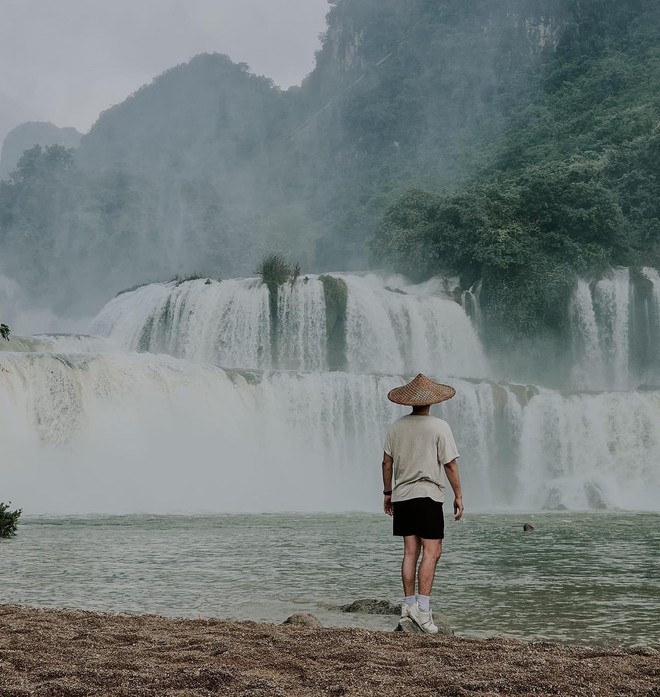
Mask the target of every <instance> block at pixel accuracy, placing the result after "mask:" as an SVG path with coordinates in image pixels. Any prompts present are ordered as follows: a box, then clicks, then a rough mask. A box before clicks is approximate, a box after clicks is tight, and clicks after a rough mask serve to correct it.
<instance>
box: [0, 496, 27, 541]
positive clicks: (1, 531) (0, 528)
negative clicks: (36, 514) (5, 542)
mask: <svg viewBox="0 0 660 697" xmlns="http://www.w3.org/2000/svg"><path fill="white" fill-rule="evenodd" d="M10 505H11V501H10V502H9V504H5V503H3V502H2V501H0V539H2V538H6V537H14V535H15V534H16V528H17V527H18V519H19V518H20V517H21V513H22V512H23V511H22V510H21V509H20V508H19V509H17V510H15V511H10V510H9V506H10Z"/></svg>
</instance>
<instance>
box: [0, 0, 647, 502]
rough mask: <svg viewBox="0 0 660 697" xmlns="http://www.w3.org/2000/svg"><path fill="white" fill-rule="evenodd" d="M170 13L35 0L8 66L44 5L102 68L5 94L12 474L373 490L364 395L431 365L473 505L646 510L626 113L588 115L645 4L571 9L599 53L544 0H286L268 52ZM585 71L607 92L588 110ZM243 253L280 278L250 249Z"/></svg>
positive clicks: (157, 497)
mask: <svg viewBox="0 0 660 697" xmlns="http://www.w3.org/2000/svg"><path fill="white" fill-rule="evenodd" d="M28 5H31V3H27V4H26V7H27V6H28ZM194 7H195V12H188V11H187V10H186V11H184V9H183V5H181V4H179V3H175V2H172V3H170V5H169V7H168V11H167V12H164V11H163V12H156V11H155V9H154V8H155V5H154V3H145V4H144V5H141V6H140V8H139V9H137V10H135V14H134V16H132V20H133V21H132V22H129V23H128V24H126V26H124V24H125V21H124V20H125V19H126V17H127V16H128V15H127V9H126V7H125V6H124V5H123V4H122V3H120V4H118V5H113V7H109V6H102V5H101V4H100V3H98V4H97V3H91V4H90V3H85V4H84V5H83V4H80V3H69V4H68V5H67V10H66V12H63V13H62V14H61V16H60V15H58V16H57V17H55V16H54V15H53V16H52V17H51V15H50V14H49V13H51V12H52V13H54V12H55V11H54V10H52V9H50V10H46V9H44V13H45V14H44V15H43V16H42V21H43V24H39V30H38V31H35V34H34V37H32V38H31V41H35V42H38V43H39V46H40V49H39V51H35V52H34V54H31V59H32V60H34V61H37V60H38V59H39V57H40V56H41V58H40V60H44V55H46V54H48V51H49V48H48V46H49V44H48V42H47V41H46V37H45V34H46V33H47V31H46V29H45V27H46V24H47V23H46V19H52V21H53V25H52V26H53V27H57V26H60V23H62V22H70V23H71V26H73V27H76V29H77V34H80V35H81V36H84V37H86V39H85V40H86V41H88V42H89V44H90V45H92V44H93V43H94V42H95V41H97V40H98V42H99V43H98V51H97V52H95V51H92V49H91V48H89V47H88V49H87V50H88V51H91V52H92V53H93V54H94V57H95V60H90V61H89V62H88V63H86V68H85V69H86V70H88V71H89V72H90V74H91V75H93V76H101V75H108V76H109V79H108V81H101V80H100V79H99V80H98V81H97V84H96V85H95V89H94V90H91V91H90V92H85V93H83V92H82V91H78V92H76V93H75V94H73V95H72V96H71V98H70V99H68V98H63V100H62V101H63V102H66V108H65V106H63V105H60V108H61V109H62V111H60V112H58V111H57V110H53V111H48V110H47V109H46V108H45V107H44V106H43V105H45V104H51V105H52V104H53V103H54V101H53V100H54V97H53V95H54V93H55V91H56V90H57V89H58V85H59V84H60V83H58V82H57V81H56V80H55V81H53V82H52V84H50V85H48V86H46V87H44V86H43V85H41V84H38V83H35V84H34V85H33V86H32V87H31V88H30V89H27V87H26V90H27V92H30V91H32V92H34V94H35V95H38V98H36V97H35V99H34V100H33V101H31V100H29V99H27V98H26V97H21V98H20V99H18V96H20V90H18V89H14V91H13V92H12V93H11V96H10V98H9V99H8V100H5V101H7V102H8V103H9V104H10V106H11V108H10V109H9V110H8V112H7V113H9V116H7V117H6V118H13V116H11V113H12V112H11V110H12V109H14V107H15V110H14V112H13V113H15V114H24V113H25V114H27V113H28V112H29V114H30V118H33V116H32V114H34V115H35V116H34V118H36V117H37V116H38V117H39V121H37V122H35V123H30V124H24V125H23V126H20V127H19V128H16V129H14V130H13V131H12V132H11V133H10V134H9V136H8V137H7V138H6V139H5V147H4V148H3V153H2V162H0V171H1V172H3V173H4V174H3V176H4V179H3V180H2V181H0V249H1V254H0V320H2V322H3V323H8V324H9V325H10V327H11V329H12V332H13V334H12V338H11V341H4V340H3V341H2V342H0V405H1V406H2V411H1V412H0V415H1V418H0V433H1V434H2V438H3V443H7V444H8V445H7V446H6V449H7V452H9V453H10V454H11V456H10V460H11V461H12V462H19V461H20V462H22V463H24V465H22V466H20V467H19V466H17V465H12V466H11V468H10V469H9V470H8V473H9V474H8V477H9V479H7V481H8V482H9V483H10V484H11V486H12V488H13V489H14V490H15V491H16V492H17V494H16V495H15V496H17V497H19V498H20V499H23V500H25V502H26V503H25V505H26V506H29V507H30V508H31V509H32V510H33V511H37V512H51V513H72V512H73V513H90V512H149V511H156V512H162V513H167V512H173V511H186V512H200V511H205V512H224V511H234V512H235V511H260V510H269V511H270V510H280V511H281V510H301V509H303V508H304V510H332V511H337V510H372V509H373V507H374V506H378V501H377V500H376V499H377V497H376V498H374V495H373V492H374V491H377V490H378V488H379V484H378V471H377V470H378V468H377V465H378V462H379V458H380V456H381V454H382V453H381V447H382V435H383V433H384V431H385V428H386V426H387V423H388V422H389V421H391V420H392V418H394V417H395V416H396V415H398V414H399V412H398V411H396V409H394V410H393V408H392V407H391V406H390V405H389V404H388V403H386V402H385V397H384V396H385V395H386V393H387V390H388V389H390V387H392V386H394V385H396V384H400V383H401V382H402V381H405V380H407V379H408V378H409V377H410V376H413V375H415V374H416V373H418V372H420V371H423V372H425V373H428V374H429V375H431V376H433V377H435V378H437V379H438V380H440V381H447V382H450V383H451V384H455V385H457V386H458V387H459V394H458V396H457V397H456V399H455V400H454V401H452V402H451V403H450V404H448V405H446V406H444V407H442V408H439V409H438V410H437V412H436V413H438V414H439V415H442V416H443V417H446V418H447V419H448V420H449V421H450V422H451V423H452V426H455V428H456V432H457V434H458V440H459V447H461V449H462V453H463V457H464V461H465V462H466V474H465V479H466V482H467V487H468V488H469V489H470V490H471V491H472V492H473V493H472V500H473V504H474V506H475V508H476V509H477V510H482V511H487V510H544V509H552V510H556V509H559V510H563V509H578V510H581V509H601V508H615V507H617V506H625V507H626V508H630V509H634V510H639V509H654V510H655V509H657V501H658V500H660V499H658V493H659V490H660V472H659V471H658V468H657V462H658V461H660V434H659V433H658V432H657V423H659V422H660V419H658V417H659V416H660V414H658V404H659V402H658V400H657V388H658V385H659V384H660V349H659V348H658V347H659V346H660V276H658V271H657V265H658V258H657V251H656V250H657V249H658V248H659V247H658V244H660V242H659V241H658V239H657V237H656V236H657V235H658V234H660V233H658V231H657V230H656V228H657V225H656V222H657V219H658V218H657V216H656V213H655V209H654V208H653V206H654V205H655V204H654V202H655V201H657V200H660V196H656V193H659V192H657V190H656V189H657V177H656V176H655V173H654V172H655V170H654V167H655V163H656V162H657V158H655V155H654V153H656V149H657V133H656V132H655V131H654V130H653V128H651V127H650V126H649V124H650V123H651V121H648V120H644V119H641V118H640V120H639V123H637V122H636V123H635V124H633V125H629V130H628V131H626V132H625V133H624V132H623V131H622V129H623V126H622V127H621V128H618V127H617V128H614V127H613V128H612V131H611V132H610V131H607V129H605V128H604V127H601V126H602V124H603V123H608V124H619V123H622V121H621V118H620V117H621V114H622V113H623V112H625V113H626V114H627V113H628V110H629V108H630V104H631V103H635V104H637V102H635V101H634V100H638V101H639V102H640V104H642V103H644V104H645V103H646V102H645V101H644V100H646V99H647V96H648V95H646V93H645V92H643V90H642V91H641V92H640V89H641V88H639V89H638V85H639V81H638V80H637V79H636V75H637V74H638V73H639V74H646V73H648V72H649V71H650V70H651V68H652V66H651V65H650V64H649V59H648V55H649V54H647V53H646V52H645V50H644V46H646V45H647V44H646V43H645V42H648V41H649V40H650V39H649V37H648V36H647V35H646V34H645V33H644V31H643V30H642V29H640V27H643V26H645V22H644V21H643V20H644V18H645V17H646V15H645V14H644V13H645V12H646V9H645V8H646V6H645V5H644V2H641V4H640V7H639V8H637V9H630V8H629V9H625V8H624V9H622V8H621V7H619V6H618V5H617V6H616V7H615V6H614V4H612V6H611V7H610V6H609V5H608V6H607V7H605V6H604V5H602V4H601V5H599V6H598V8H596V9H594V12H596V11H597V12H600V13H602V16H600V15H599V16H600V19H601V20H602V21H601V24H598V26H599V31H601V29H602V31H607V32H609V34H607V36H608V37H609V38H608V42H609V43H607V47H608V48H607V50H608V51H611V52H612V53H611V55H610V54H607V55H604V57H603V55H602V54H601V53H599V52H597V51H596V52H592V51H591V49H592V47H593V45H594V44H593V42H594V41H596V42H597V41H598V38H597V37H596V38H594V36H593V35H592V34H590V33H589V31H590V28H592V29H593V26H592V25H593V22H592V19H591V18H590V16H589V15H582V14H580V12H578V10H569V9H567V8H566V7H565V6H564V5H563V4H562V3H556V2H551V1H550V0H548V1H547V2H538V3H516V2H513V0H498V2H496V3H486V2H477V3H473V4H472V5H471V6H470V8H465V7H464V5H463V4H462V3H458V2H456V3H453V2H452V3H448V4H447V5H446V6H445V5H443V6H442V7H441V8H439V7H438V6H437V4H436V3H430V2H427V1H426V0H406V2H392V3H387V4H386V5H383V3H381V2H380V1H378V2H375V0H354V1H352V2H349V1H346V2H331V3H329V4H328V5H326V4H325V3H322V6H321V7H316V6H315V7H314V8H312V7H311V5H308V6H307V9H306V10H305V14H300V15H296V17H298V19H299V20H300V22H299V24H300V26H301V27H302V28H304V29H305V31H307V27H309V36H307V38H306V39H305V41H304V42H302V40H301V43H299V44H296V42H294V41H293V40H291V42H288V41H287V36H289V34H288V33H287V32H288V31H289V29H290V27H289V25H290V24H291V21H290V17H289V16H288V15H287V13H286V11H285V8H283V7H281V6H279V5H278V7H277V8H274V7H270V6H269V9H268V13H273V14H272V15H271V14H267V13H266V10H265V9H264V7H265V5H264V7H262V4H261V3H259V2H257V0H253V2H251V3H246V4H242V5H241V10H240V13H239V12H238V10H235V11H231V12H230V9H231V8H230V7H229V4H222V3H220V4H218V3H215V4H213V6H211V5H210V4H209V5H207V4H205V3H197V4H195V5H194ZM289 9H290V12H291V13H297V12H302V10H301V9H300V8H297V7H296V8H294V6H293V3H292V4H291V7H290V8H289ZM651 9H652V8H651ZM11 11H12V12H13V13H15V14H14V15H13V16H14V18H15V19H16V21H19V20H21V18H22V17H24V15H23V14H22V13H23V12H24V11H26V10H24V9H22V6H19V4H14V5H12V6H11ZM308 11H309V14H307V12H308ZM326 11H328V15H327V24H326V25H325V31H324V32H323V34H322V36H321V37H320V39H319V37H318V33H319V31H320V30H323V29H324V25H323V22H322V21H321V22H320V26H318V27H317V26H316V24H315V23H314V22H315V21H316V19H319V16H320V17H321V18H322V16H323V14H324V13H325V12H326ZM319 13H320V14H319ZM55 14H57V13H55ZM315 18H316V19H315ZM21 21H22V20H21ZM319 21H320V20H319ZM92 25H93V28H94V30H93V31H92V30H91V29H90V27H92ZM97 25H98V26H97ZM179 25H180V26H182V27H183V29H182V30H181V37H182V38H181V41H180V42H179V43H177V42H173V40H172V33H173V32H174V31H175V29H176V28H177V26H179ZM576 26H577V27H579V29H580V31H575V27H576ZM594 26H595V25H594ZM101 28H103V29H104V32H105V33H103V32H101V33H100V34H99V33H98V32H100V31H101ZM88 29H89V31H87V30H88ZM5 31H6V29H5ZM152 34H153V36H154V39H153V42H152V41H151V39H150V38H149V37H150V36H151V35H152ZM223 37H224V38H223ZM120 39H121V41H120ZM147 39H149V40H147ZM230 39H231V40H230ZM266 39H268V40H266ZM632 39H634V41H633V40H632ZM234 41H235V42H236V43H233V42H234ZM122 42H124V43H125V44H126V45H127V46H130V47H132V48H131V49H130V50H127V51H123V52H122V51H120V50H119V48H118V47H121V46H122V45H124V43H122ZM287 42H288V43H290V46H289V47H288V48H287V50H284V49H282V50H280V48H278V49H277V50H275V49H273V46H274V45H275V44H276V45H277V46H278V47H281V45H282V44H284V43H287ZM307 42H309V43H307ZM173 43H174V44H175V45H174V48H173V49H172V44H173ZM219 43H221V44H222V45H218V44H219ZM110 44H112V46H113V47H114V48H113V49H112V50H110V48H109V46H110ZM115 44H117V45H116V46H115ZM152 44H153V51H152V52H150V55H149V56H148V60H146V59H145V60H138V59H140V58H144V53H145V52H144V46H146V45H149V46H152ZM303 44H304V46H306V47H307V46H309V48H306V49H305V52H304V53H305V56H306V57H305V59H304V60H303V59H301V58H300V57H299V56H300V53H299V52H298V49H299V48H300V46H302V45H303ZM630 46H635V47H639V48H635V52H631V51H632V49H630ZM8 47H9V48H11V41H10V42H9V44H8ZM612 47H613V48H612ZM9 48H3V50H9ZM315 48H318V51H317V52H316V53H314V49H315ZM289 49H290V50H289ZM294 49H296V50H295V52H294ZM70 50H71V49H70V47H67V50H66V51H64V56H63V61H64V62H63V63H62V64H61V65H62V67H61V70H62V71H63V74H66V75H69V76H71V75H74V74H77V73H76V69H74V68H75V66H74V63H75V64H76V65H78V63H79V62H80V61H79V60H78V59H77V58H75V56H74V55H73V53H70V52H69V51H70ZM603 50H605V49H603ZM40 51H41V52H42V53H40ZM172 51H173V52H172ZM273 51H274V53H276V54H277V55H278V56H279V62H277V64H276V63H273V64H272V65H271V64H270V62H269V61H270V59H269V58H268V56H270V55H273V53H272V52H273ZM633 53H634V55H633ZM113 60H114V61H115V64H114V65H108V64H107V61H110V62H111V63H112V61H113ZM138 65H139V66H140V68H139V70H138V69H137V68H135V66H138ZM585 66H586V67H585ZM270 68H272V70H271V69H270ZM569 68H570V69H569ZM30 70H32V71H34V70H35V68H34V67H32V68H30ZM141 71H142V72H141ZM571 71H573V72H571ZM579 71H583V72H582V73H580V72H579ZM603 71H606V72H607V71H611V73H612V75H614V76H615V77H616V80H615V79H614V78H612V82H616V84H618V85H619V89H620V91H619V92H618V93H617V94H616V95H615V96H616V98H615V97H613V98H612V99H610V100H609V101H608V100H605V99H602V100H598V101H597V104H594V103H592V102H593V99H594V98H593V94H595V93H596V92H595V91H596V90H597V89H601V88H602V81H601V80H600V77H599V76H600V75H602V73H603ZM564 74H567V75H573V74H575V75H578V77H576V78H575V83H573V82H571V81H570V80H568V78H567V79H564V78H562V79H559V77H558V76H563V75H564ZM607 74H610V73H607ZM17 75H20V71H19V72H17ZM110 78H111V79H110ZM15 79H19V78H18V77H17V78H15ZM44 79H45V78H44ZM589 80H591V81H592V82H593V84H591V83H589V84H590V88H589V89H585V90H584V95H582V97H583V99H584V101H585V103H584V104H582V103H581V102H580V103H578V104H577V106H575V104H576V102H577V101H578V96H576V95H577V94H578V93H579V90H578V92H576V89H577V88H575V84H583V83H584V81H589ZM581 81H582V82H581ZM643 84H644V85H646V84H647V83H643ZM648 84H649V87H648V89H649V90H650V91H651V92H652V90H653V84H654V83H653V81H652V80H649V82H648ZM9 87H11V85H9ZM9 87H7V86H5V87H2V90H3V91H4V92H7V93H9V92H11V90H9ZM12 89H13V88H12ZM96 89H98V90H102V91H103V95H105V96H104V97H103V98H104V99H109V100H110V101H109V102H108V103H106V104H102V105H99V99H100V97H99V96H98V94H100V92H99V93H98V94H97V92H96V91H95V90H96ZM27 92H26V93H27ZM61 94H63V95H66V92H65V91H64V92H62V93H61ZM580 94H581V93H580ZM17 95H18V96H17ZM640 95H641V96H640ZM16 105H18V106H16ZM571 105H573V106H572V108H574V109H575V110H576V112H577V113H579V114H580V115H583V114H586V115H587V116H589V117H592V116H593V119H594V124H592V126H593V128H592V129H591V130H592V131H593V133H597V134H598V137H596V135H594V136H593V138H586V137H585V129H584V128H582V127H581V126H577V125H576V124H578V123H579V119H577V117H576V116H575V114H572V115H571V118H570V119H569V118H568V116H567V113H568V112H569V111H570V109H569V107H571ZM587 107H588V108H587ZM52 108H53V109H54V107H52ZM599 109H601V110H604V111H603V112H600V111H598V110H599ZM640 109H641V106H640ZM92 111H94V113H93V114H92ZM37 112H39V113H38V114H37ZM642 112H643V110H642V111H640V113H642ZM643 113H646V112H643ZM74 115H75V117H74ZM569 115H570V114H569ZM587 116H584V118H587ZM20 118H23V117H22V116H21V117H20ZM580 118H582V116H580ZM562 119H568V121H565V120H562ZM48 120H52V121H55V122H56V123H57V126H58V127H60V126H75V127H76V128H77V129H78V130H70V129H69V130H66V131H64V130H63V129H62V128H58V127H55V126H54V125H53V124H47V123H44V121H48ZM624 122H625V123H626V124H628V121H626V120H625V119H624ZM4 123H9V121H5V122H4ZM571 128H573V129H574V130H573V131H571ZM624 130H625V129H624ZM563 133H565V134H567V135H566V137H560V136H559V135H558V134H563ZM632 167H634V168H635V170H634V171H635V180H634V181H635V182H636V184H635V187H632V189H634V190H633V191H631V187H629V186H628V185H627V184H626V182H628V179H627V176H628V173H629V171H630V170H631V168H632ZM3 168H4V169H3ZM658 215H660V212H658ZM654 221H656V222H654ZM273 254H279V255H281V256H280V257H276V261H277V260H279V262H278V263H279V264H280V267H282V268H283V269H284V272H283V273H284V275H283V276H282V277H281V278H280V277H278V278H272V277H268V276H267V274H266V273H265V272H261V273H260V272H258V271H257V269H259V268H263V267H260V263H261V262H262V261H263V260H264V259H265V258H268V257H269V255H273ZM619 414H625V416H617V415H619ZM113 462H115V463H119V466H117V467H113V466H112V463H113ZM264 462H269V463H270V468H269V470H268V472H267V473H264V472H263V470H264ZM621 463H624V464H625V470H622V469H621ZM337 468H340V469H339V470H338V469H337ZM624 471H625V473H626V474H625V476H624V474H623V472H624ZM253 482H256V483H255V484H254V487H252V486H251V483H253ZM343 482H350V485H348V484H346V485H345V484H344V483H343ZM273 491H276V492H278V497H277V500H276V501H274V500H273V499H272V497H271V496H270V493H271V492H273ZM51 492H57V496H56V502H53V501H52V496H50V498H49V494H50V493H51ZM237 492H240V493H237ZM301 492H315V493H312V494H310V495H309V497H307V498H305V500H304V502H302V498H304V497H301V496H300V495H299V494H300V493H301ZM316 492H326V493H325V494H318V493H316ZM118 501H121V504H120V503H118Z"/></svg>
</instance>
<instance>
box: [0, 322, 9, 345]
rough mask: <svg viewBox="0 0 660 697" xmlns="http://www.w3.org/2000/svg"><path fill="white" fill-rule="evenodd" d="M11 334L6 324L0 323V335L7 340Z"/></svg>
mask: <svg viewBox="0 0 660 697" xmlns="http://www.w3.org/2000/svg"><path fill="white" fill-rule="evenodd" d="M10 334H11V330H10V329H9V327H8V326H7V325H6V324H0V336H1V337H2V338H3V339H7V341H9V335H10Z"/></svg>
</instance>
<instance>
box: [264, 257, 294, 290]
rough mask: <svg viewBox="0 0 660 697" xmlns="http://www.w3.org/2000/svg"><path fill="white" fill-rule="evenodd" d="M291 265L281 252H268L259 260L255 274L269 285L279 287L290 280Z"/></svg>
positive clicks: (291, 273)
mask: <svg viewBox="0 0 660 697" xmlns="http://www.w3.org/2000/svg"><path fill="white" fill-rule="evenodd" d="M293 271H294V269H293V267H292V266H291V264H289V262H288V261H287V260H286V259H285V258H284V256H283V255H282V254H269V255H268V256H267V257H264V258H263V259H262V260H261V263H260V264H259V266H258V267H257V274H259V276H261V280H262V281H263V282H264V283H265V284H266V285H267V286H269V287H271V286H272V287H276V288H277V287H279V286H281V285H283V284H284V283H286V282H287V281H289V280H291V278H292V277H293Z"/></svg>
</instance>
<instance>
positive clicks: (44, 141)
mask: <svg viewBox="0 0 660 697" xmlns="http://www.w3.org/2000/svg"><path fill="white" fill-rule="evenodd" d="M81 136H82V133H79V132H78V131H77V130H76V129H75V128H70V127H69V128H58V127H57V126H56V125H55V124H53V123H50V122H49V121H27V122H26V123H22V124H21V125H20V126H16V128H13V129H12V130H11V131H9V133H8V134H7V135H6V136H5V139H4V141H3V142H2V150H1V151H0V178H4V177H7V176H9V174H10V173H11V172H12V170H14V169H15V167H16V165H17V164H18V161H19V160H20V159H21V155H22V154H23V153H24V152H25V151H26V150H28V149H29V148H31V147H33V146H35V145H41V146H42V147H45V146H49V145H62V146H64V147H65V148H77V147H78V145H79V144H80V138H81Z"/></svg>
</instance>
